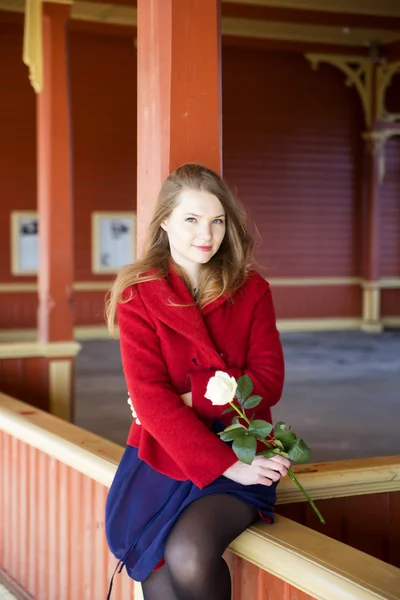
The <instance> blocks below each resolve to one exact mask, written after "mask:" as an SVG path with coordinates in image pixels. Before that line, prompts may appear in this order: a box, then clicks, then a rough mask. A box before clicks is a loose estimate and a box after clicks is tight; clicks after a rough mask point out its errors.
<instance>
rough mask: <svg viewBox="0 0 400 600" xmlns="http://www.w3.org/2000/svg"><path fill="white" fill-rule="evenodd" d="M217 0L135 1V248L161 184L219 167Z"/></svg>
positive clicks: (220, 151) (145, 226) (144, 231)
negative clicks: (185, 172) (190, 167)
mask: <svg viewBox="0 0 400 600" xmlns="http://www.w3.org/2000/svg"><path fill="white" fill-rule="evenodd" d="M220 14H221V6H220V0H138V10H137V27H138V38H137V49H138V198H137V217H138V249H139V251H140V248H141V247H142V245H143V241H144V239H145V238H146V234H147V226H148V223H149V221H150V218H151V215H152V213H153V209H154V205H155V202H156V199H157V193H158V191H159V189H160V186H161V183H162V181H163V180H164V179H165V177H166V176H167V175H168V174H169V173H170V172H171V171H173V170H174V169H175V168H176V167H178V166H179V165H181V164H182V163H185V162H199V163H201V164H205V165H207V166H208V167H210V168H211V169H214V170H215V171H218V172H221V170H222V148H221V51H220V46H221V29H220Z"/></svg>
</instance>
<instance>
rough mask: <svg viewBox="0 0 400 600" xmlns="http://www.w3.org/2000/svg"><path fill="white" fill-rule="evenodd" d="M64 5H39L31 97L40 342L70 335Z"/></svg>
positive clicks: (66, 15) (69, 194) (66, 12)
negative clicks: (39, 83) (39, 55)
mask: <svg viewBox="0 0 400 600" xmlns="http://www.w3.org/2000/svg"><path fill="white" fill-rule="evenodd" d="M69 13H70V6H69V5H66V4H52V3H44V5H43V75H44V77H43V91H42V92H41V93H40V94H38V97H37V203H38V215H39V228H40V229H39V260H40V268H39V276H38V288H39V311H38V336H39V341H41V342H56V341H57V342H58V341H66V340H72V339H73V310H72V283H73V247H72V237H73V232H72V182H71V172H72V171H71V156H70V148H71V142H70V123H69V117H70V110H69V99H68V73H67V70H68V67H67V49H66V22H67V19H68V18H69Z"/></svg>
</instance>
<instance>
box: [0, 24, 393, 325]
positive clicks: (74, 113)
mask: <svg viewBox="0 0 400 600" xmlns="http://www.w3.org/2000/svg"><path fill="white" fill-rule="evenodd" d="M0 28H1V17H0ZM80 29H81V28H80ZM1 31H2V35H1V36H0V77H1V80H2V81H4V82H6V85H5V86H3V87H2V90H1V92H0V108H1V109H0V124H1V136H0V197H1V209H0V210H1V218H0V227H1V230H0V231H1V233H2V235H0V282H1V283H5V282H27V281H30V282H33V281H34V279H33V278H27V277H16V278H14V277H12V276H11V273H10V257H9V245H10V239H9V213H10V211H11V209H14V210H18V209H19V210H24V209H26V210H34V209H35V206H36V191H35V186H36V183H35V96H34V93H33V90H32V89H31V87H30V84H29V80H28V73H27V69H26V67H25V66H24V65H23V64H22V60H21V53H22V23H20V24H19V25H17V24H13V25H12V24H8V25H7V27H6V28H5V27H3V29H2V30H1ZM4 31H5V33H4ZM113 31H116V30H115V28H114V30H113ZM69 60H70V73H71V76H70V89H71V117H72V150H73V169H74V172H73V177H74V225H75V281H87V282H88V281H89V282H90V281H103V280H104V281H109V280H110V279H111V277H110V276H104V275H103V276H102V275H93V274H92V273H91V269H90V261H91V258H90V243H91V242H90V239H91V222H90V214H91V212H92V211H93V210H127V211H129V210H135V207H136V50H135V47H134V43H133V37H126V36H125V37H118V36H117V35H114V34H113V33H112V32H109V34H106V33H104V34H100V33H97V34H96V33H88V32H83V31H82V30H79V28H74V31H73V32H72V33H71V34H70V40H69ZM394 92H396V90H395V89H392V90H390V93H391V94H393V93H394ZM395 96H396V94H395ZM363 128H364V126H363V116H362V111H361V107H360V101H359V98H358V96H357V94H356V92H355V91H354V90H352V89H349V88H347V87H346V86H345V84H344V78H343V75H342V74H341V73H340V72H339V71H338V70H336V69H334V68H333V67H330V66H327V65H322V66H321V67H320V68H319V70H318V71H313V70H312V69H311V67H310V65H309V63H308V62H307V61H306V59H305V58H304V57H303V56H302V55H300V54H294V53H283V52H280V53H278V52H272V51H267V50H265V49H263V50H261V49H256V48H246V47H244V46H242V47H240V48H238V47H234V46H231V45H223V143H224V170H225V176H226V178H227V179H228V182H229V183H231V184H232V185H233V186H234V187H236V188H237V190H238V192H239V196H240V197H241V199H242V200H243V202H244V204H245V206H246V207H247V209H248V212H249V214H250V217H251V218H252V219H253V221H255V222H256V224H257V227H258V231H259V234H260V238H261V241H262V245H261V242H260V241H259V242H258V244H257V251H256V256H257V259H258V260H259V261H260V262H261V263H262V264H263V265H265V266H266V267H267V270H265V271H262V272H263V274H264V275H265V276H266V277H267V278H275V277H354V276H355V277H357V276H361V261H362V257H361V250H362V243H361V239H360V236H361V228H362V213H363V208H362V204H363V199H362V194H361V184H360V182H361V180H362V161H363V159H362V157H363V142H362V139H361V135H360V134H361V132H362V131H363ZM399 161H400V145H399V140H398V139H396V140H391V141H390V142H389V144H388V160H387V175H386V179H385V184H384V192H383V220H382V240H383V241H382V272H383V275H384V276H387V277H399V276H400V258H399V257H400V252H399V250H400V247H399V244H400V242H399V240H400V218H399V216H400V215H399V213H400V203H399V192H400V176H399V169H398V165H399ZM274 297H275V302H276V306H277V314H278V317H280V318H314V317H315V318H324V317H327V318H329V317H360V315H361V289H360V286H358V285H343V286H320V287H307V286H303V287H299V288H298V287H296V288H293V287H291V288H288V287H286V288H285V287H274ZM397 298H398V292H396V291H390V292H384V299H383V307H384V314H392V315H393V314H396V302H397V300H396V299H397ZM103 305H104V292H90V291H86V292H83V291H82V292H76V293H75V308H76V324H77V325H91V324H96V323H99V324H100V323H103V322H104V320H103ZM35 313H36V296H35V294H34V293H32V294H27V293H24V294H22V293H21V294H0V315H1V316H0V328H1V329H5V328H17V327H18V326H22V327H34V326H35ZM397 314H398V310H397Z"/></svg>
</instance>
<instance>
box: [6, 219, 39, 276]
mask: <svg viewBox="0 0 400 600" xmlns="http://www.w3.org/2000/svg"><path fill="white" fill-rule="evenodd" d="M38 267H39V229H38V216H37V213H36V212H34V211H21V210H15V211H13V212H12V213H11V273H12V274H13V275H37V272H38Z"/></svg>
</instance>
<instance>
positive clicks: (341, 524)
mask: <svg viewBox="0 0 400 600" xmlns="http://www.w3.org/2000/svg"><path fill="white" fill-rule="evenodd" d="M317 505H318V509H319V510H320V511H321V513H322V514H323V516H324V518H325V520H326V523H327V524H326V525H322V524H321V523H320V522H319V521H318V519H317V517H316V516H315V513H314V511H313V509H312V508H311V507H310V505H309V504H308V503H307V502H295V503H293V504H279V505H277V507H276V512H277V513H278V514H279V515H282V516H284V517H288V518H289V519H292V520H293V521H296V522H297V523H300V524H301V525H305V526H306V527H309V528H310V529H314V530H315V531H319V532H320V533H323V534H324V535H328V536H329V537H331V538H333V539H335V540H339V541H341V542H344V543H345V544H347V545H349V546H352V547H353V548H357V550H361V551H362V552H365V553H366V554H370V555H371V556H374V557H375V558H379V559H380V560H383V561H384V562H387V563H389V564H391V565H393V566H395V567H400V492H395V491H393V492H385V493H379V494H368V495H364V496H347V497H342V498H327V499H325V500H318V502H317Z"/></svg>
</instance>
